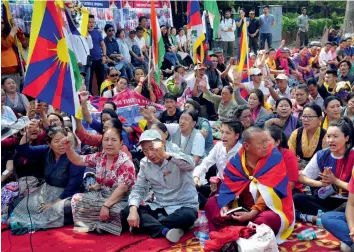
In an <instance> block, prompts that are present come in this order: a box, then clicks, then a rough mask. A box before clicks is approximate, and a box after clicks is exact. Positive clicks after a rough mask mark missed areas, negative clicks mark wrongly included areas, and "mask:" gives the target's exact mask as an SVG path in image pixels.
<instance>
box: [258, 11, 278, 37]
mask: <svg viewBox="0 0 354 252" xmlns="http://www.w3.org/2000/svg"><path fill="white" fill-rule="evenodd" d="M258 20H259V23H260V25H261V30H260V32H261V33H272V23H273V21H275V18H274V16H273V15H271V14H268V16H265V15H264V14H263V15H261V16H260V17H259V19H258Z"/></svg>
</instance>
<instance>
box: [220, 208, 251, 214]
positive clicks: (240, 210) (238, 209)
mask: <svg viewBox="0 0 354 252" xmlns="http://www.w3.org/2000/svg"><path fill="white" fill-rule="evenodd" d="M234 212H247V213H248V212H249V211H248V210H247V209H246V208H244V207H236V208H234V209H231V210H229V211H227V212H226V213H225V214H226V215H229V214H232V213H234Z"/></svg>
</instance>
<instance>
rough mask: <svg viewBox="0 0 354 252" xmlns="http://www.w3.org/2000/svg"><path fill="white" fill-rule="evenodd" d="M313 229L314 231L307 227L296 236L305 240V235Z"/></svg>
mask: <svg viewBox="0 0 354 252" xmlns="http://www.w3.org/2000/svg"><path fill="white" fill-rule="evenodd" d="M313 231H315V230H314V229H313V228H308V229H305V230H302V231H301V232H300V233H298V234H297V235H296V237H297V239H299V240H305V236H306V235H307V234H309V233H311V232H313Z"/></svg>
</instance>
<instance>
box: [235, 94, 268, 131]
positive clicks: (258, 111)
mask: <svg viewBox="0 0 354 252" xmlns="http://www.w3.org/2000/svg"><path fill="white" fill-rule="evenodd" d="M234 95H235V99H236V102H237V103H238V104H239V105H241V104H248V106H249V107H250V110H251V112H252V120H253V122H254V125H255V126H258V127H262V126H263V125H264V122H265V121H266V120H267V118H268V117H269V113H268V112H267V110H266V109H265V108H264V95H263V92H262V91H261V90H260V89H257V88H255V89H253V90H251V92H250V93H249V97H248V102H247V101H246V100H245V99H243V98H242V96H241V93H240V88H238V87H236V88H235V92H234Z"/></svg>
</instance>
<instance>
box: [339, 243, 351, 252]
mask: <svg viewBox="0 0 354 252" xmlns="http://www.w3.org/2000/svg"><path fill="white" fill-rule="evenodd" d="M340 251H341V252H351V251H352V249H351V248H350V246H349V245H348V244H346V243H344V242H340Z"/></svg>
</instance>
